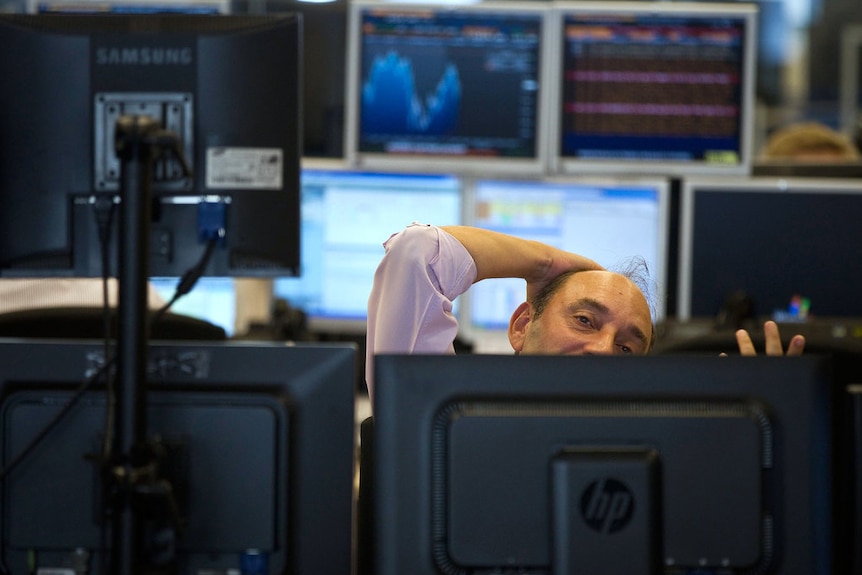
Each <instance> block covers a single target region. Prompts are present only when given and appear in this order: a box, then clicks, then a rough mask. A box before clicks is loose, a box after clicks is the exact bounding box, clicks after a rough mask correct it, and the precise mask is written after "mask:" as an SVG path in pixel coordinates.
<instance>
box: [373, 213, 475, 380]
mask: <svg viewBox="0 0 862 575" xmlns="http://www.w3.org/2000/svg"><path fill="white" fill-rule="evenodd" d="M383 246H384V248H385V252H384V256H383V259H382V260H381V262H380V265H379V266H378V268H377V271H376V273H375V275H374V285H373V287H372V289H371V295H370V296H369V299H368V328H367V338H366V358H365V359H366V361H365V381H366V385H367V386H368V393H369V395H371V392H372V387H373V368H374V355H375V354H382V353H444V354H445V353H455V350H454V346H453V342H454V340H455V337H456V336H457V335H458V320H457V319H456V318H455V315H454V314H453V313H452V302H453V300H454V299H455V298H457V297H458V296H459V295H461V294H462V293H464V292H465V291H467V290H468V289H469V288H470V286H471V285H472V284H473V282H474V281H475V279H476V265H475V263H474V262H473V258H472V257H471V256H470V253H469V252H468V251H467V250H466V249H465V248H464V246H463V245H461V243H460V242H458V240H456V239H455V238H454V237H453V236H451V235H450V234H448V233H447V232H446V231H444V230H442V229H441V228H438V227H436V226H430V225H425V224H412V225H410V226H408V227H406V228H405V229H404V230H402V231H401V232H399V233H397V234H395V235H393V236H391V237H390V238H389V239H388V240H386V242H385V243H384V244H383Z"/></svg>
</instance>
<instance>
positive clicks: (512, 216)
mask: <svg viewBox="0 0 862 575" xmlns="http://www.w3.org/2000/svg"><path fill="white" fill-rule="evenodd" d="M669 185H670V184H669V181H668V180H667V179H662V178H646V177H642V178H641V177H631V178H601V177H593V178H580V179H576V178H542V179H488V178H486V179H475V180H471V181H470V183H469V185H468V190H467V200H466V202H465V203H466V204H467V205H468V206H469V208H468V210H467V211H468V217H469V221H470V223H471V225H474V226H477V227H480V228H485V229H490V230H494V231H497V232H502V233H506V234H510V235H514V236H518V237H523V238H527V239H531V240H538V241H541V242H544V243H546V244H549V245H552V246H554V247H557V248H560V249H564V250H566V251H570V252H574V253H578V254H581V255H583V256H586V257H588V258H590V259H592V260H595V261H597V262H598V263H599V264H601V265H602V266H605V267H607V268H610V269H622V268H624V267H625V265H626V264H627V263H630V262H631V261H633V259H634V258H643V261H644V262H645V263H646V265H647V269H648V271H649V276H650V279H651V281H652V283H653V284H654V285H653V287H654V288H655V294H654V295H656V296H657V297H656V298H655V299H656V301H655V304H656V305H655V309H654V310H653V312H654V313H653V315H654V317H653V319H654V321H659V320H661V319H663V318H664V308H665V306H664V303H665V298H664V297H663V290H664V289H665V286H666V285H667V283H666V278H665V274H666V259H667V253H668V238H669V226H670V224H669V215H670V190H669ZM525 299H526V284H525V283H524V281H523V280H520V279H489V280H484V281H481V282H478V283H476V284H474V285H473V286H472V287H471V288H470V291H469V292H468V293H467V294H466V297H465V302H464V306H463V308H462V310H466V311H462V314H461V315H462V317H466V318H467V321H466V322H462V327H463V328H464V333H465V335H464V337H465V339H468V340H471V341H473V342H474V346H476V349H477V351H502V350H504V349H505V350H510V348H509V347H508V339H507V338H506V333H505V332H506V329H507V328H508V325H509V319H510V317H511V315H512V313H513V312H514V311H515V308H517V307H518V305H520V304H521V302H523V301H524V300H525ZM499 346H502V347H499Z"/></svg>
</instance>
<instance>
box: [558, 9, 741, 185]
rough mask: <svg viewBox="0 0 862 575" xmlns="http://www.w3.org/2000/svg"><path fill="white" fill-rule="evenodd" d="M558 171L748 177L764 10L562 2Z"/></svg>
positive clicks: (560, 21)
mask: <svg viewBox="0 0 862 575" xmlns="http://www.w3.org/2000/svg"><path fill="white" fill-rule="evenodd" d="M554 14H555V16H556V17H557V21H556V22H555V26H554V31H555V33H556V37H557V38H556V41H555V44H556V50H557V52H558V53H559V54H560V56H559V58H558V59H557V62H558V67H559V68H558V70H557V71H556V72H555V74H554V75H553V77H554V78H555V80H557V81H558V85H556V86H555V87H554V96H553V98H552V100H553V102H554V106H553V107H552V113H553V116H552V120H551V125H552V126H553V129H554V135H553V138H552V142H551V143H552V147H551V152H550V155H551V162H552V170H553V171H555V172H561V173H582V172H584V171H586V170H591V171H597V170H598V171H601V172H603V173H607V172H608V171H614V172H620V171H628V172H632V171H635V172H645V173H661V174H667V175H679V174H692V173H720V174H747V173H748V171H749V170H750V167H751V157H752V135H753V126H754V96H755V55H756V51H757V41H756V35H757V10H756V7H754V6H752V5H749V4H743V3H734V4H713V3H683V2H579V3H576V2H572V3H561V4H558V5H557V9H556V10H555V12H554Z"/></svg>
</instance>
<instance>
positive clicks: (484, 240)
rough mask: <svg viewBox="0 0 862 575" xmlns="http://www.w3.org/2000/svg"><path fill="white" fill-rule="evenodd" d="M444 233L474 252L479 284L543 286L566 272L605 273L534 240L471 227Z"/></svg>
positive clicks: (590, 263)
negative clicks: (514, 281)
mask: <svg viewBox="0 0 862 575" xmlns="http://www.w3.org/2000/svg"><path fill="white" fill-rule="evenodd" d="M443 229H444V230H445V231H447V232H448V233H449V234H451V235H452V236H454V237H455V239H457V240H458V241H459V242H460V243H461V244H462V245H463V246H464V247H465V248H466V249H467V251H468V252H470V255H471V256H472V257H473V260H474V261H475V262H476V272H477V274H476V281H479V280H483V279H488V278H523V279H525V280H526V281H527V283H528V284H543V283H547V282H549V281H550V280H552V279H553V278H555V277H556V276H558V275H559V274H561V273H563V272H566V271H570V270H583V269H602V267H601V266H600V265H599V264H597V263H596V262H594V261H592V260H590V259H588V258H584V257H581V256H579V255H577V254H572V253H569V252H566V251H563V250H560V249H557V248H555V247H553V246H550V245H547V244H544V243H541V242H537V241H534V240H527V239H523V238H519V237H516V236H510V235H507V234H502V233H499V232H494V231H491V230H486V229H482V228H474V227H468V226H446V227H444V228H443Z"/></svg>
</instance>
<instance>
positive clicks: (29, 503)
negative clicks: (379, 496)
mask: <svg viewBox="0 0 862 575" xmlns="http://www.w3.org/2000/svg"><path fill="white" fill-rule="evenodd" d="M355 355H356V350H355V346H353V345H348V344H325V345H324V344H315V345H311V344H309V345H301V344H297V345H291V346H287V345H281V344H264V343H261V342H257V343H255V344H239V343H215V344H191V343H189V342H184V343H176V344H169V343H167V342H161V343H158V344H153V345H152V346H151V347H150V349H149V355H148V365H149V367H148V375H147V386H148V390H147V396H146V397H147V402H146V403H147V405H146V411H147V422H148V431H147V439H149V440H153V441H154V442H156V441H157V445H159V446H161V450H162V453H163V454H164V457H162V458H161V459H159V460H157V462H158V473H157V474H156V475H157V476H158V478H159V479H164V480H166V481H167V482H168V483H169V484H170V486H171V488H172V489H171V491H172V492H173V495H174V496H173V497H172V498H171V499H170V500H169V499H167V498H160V497H158V491H157V490H156V489H152V490H151V496H150V498H149V499H146V500H142V501H141V502H140V503H142V506H141V507H140V508H139V509H138V511H137V513H138V514H139V515H138V518H139V519H140V520H141V521H142V523H143V524H145V525H147V526H149V527H148V530H145V531H144V532H142V534H141V535H140V537H141V540H142V544H141V547H142V548H143V549H144V552H143V553H142V555H144V557H145V558H146V561H141V564H140V565H137V567H139V568H140V569H141V571H137V572H141V573H153V572H165V573H167V572H170V573H174V574H176V575H201V574H203V573H212V574H215V573H219V574H228V573H237V574H238V573H251V572H255V573H264V572H265V573H270V574H273V575H275V574H285V573H292V574H296V575H319V574H321V573H349V572H350V568H351V541H352V534H351V522H352V493H353V457H354V453H355V451H354V365H355V361H356V360H355ZM0 358H2V359H0V365H2V368H0V437H2V444H0V467H2V468H3V479H2V484H0V494H2V495H0V498H2V499H0V501H2V504H0V554H2V556H0V559H2V564H3V568H4V569H3V570H4V572H8V573H107V572H109V571H108V570H107V568H106V562H107V557H108V555H109V550H110V547H111V538H110V537H107V538H103V535H105V533H108V534H110V532H111V523H110V522H106V521H107V513H106V511H107V509H108V505H107V502H106V501H105V500H103V499H102V494H103V493H104V491H103V490H104V489H105V484H104V483H103V482H101V481H100V479H99V478H100V476H102V470H101V468H100V464H99V460H100V455H101V453H102V444H103V442H104V438H105V434H106V431H107V430H108V429H109V427H108V424H107V423H106V421H107V420H108V419H109V417H110V410H109V409H108V407H107V405H108V402H107V400H106V394H105V391H104V387H103V382H102V379H97V380H96V381H95V383H94V385H93V386H92V387H91V388H90V389H89V390H87V391H86V392H84V393H83V394H77V393H76V389H77V388H79V386H81V385H82V382H84V381H85V380H86V379H88V378H90V377H92V376H93V374H94V373H95V372H97V371H98V370H99V369H100V368H101V367H102V366H103V365H104V363H105V362H104V358H105V355H104V349H103V347H102V346H101V345H100V344H99V343H98V342H91V343H80V342H78V343H73V342H70V341H60V340H56V341H34V340H30V341H27V340H3V341H2V342H0ZM67 407H68V408H69V409H68V411H67V412H66V413H65V415H64V416H63V417H62V418H61V419H59V420H58V422H57V423H56V424H55V425H53V426H52V427H51V428H50V431H48V433H47V434H46V435H44V437H43V438H42V441H41V442H39V443H37V444H36V446H35V449H32V450H30V451H29V452H27V454H26V456H25V457H23V458H22V459H20V462H19V463H18V464H17V465H16V466H14V467H13V468H12V469H11V470H8V472H7V469H8V468H9V466H10V465H11V463H12V461H14V460H16V459H18V458H19V456H21V455H22V454H23V453H25V447H26V446H27V445H28V444H29V443H30V442H31V440H33V439H34V437H36V436H37V435H38V434H40V433H42V432H43V431H45V430H48V429H49V425H50V422H51V421H52V420H53V419H54V418H55V416H57V415H58V413H60V412H61V411H63V410H65V409H67ZM169 501H172V504H169ZM172 507H173V508H175V510H176V518H177V519H178V524H179V526H178V525H177V523H174V521H173V519H172V518H173V517H174V516H173V514H172V513H171V511H170V509H171V508H172ZM145 510H148V511H149V512H148V511H145ZM145 563H146V564H148V565H149V566H150V567H154V566H161V567H162V568H163V569H165V570H163V571H156V570H145V569H144V568H145ZM253 563H257V564H258V565H260V564H261V563H265V564H266V569H267V570H265V571H251V570H250V566H251V565H252V564H253ZM167 568H172V569H170V570H167Z"/></svg>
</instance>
